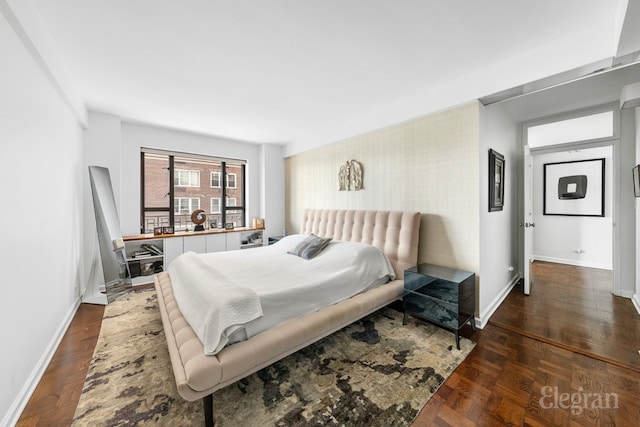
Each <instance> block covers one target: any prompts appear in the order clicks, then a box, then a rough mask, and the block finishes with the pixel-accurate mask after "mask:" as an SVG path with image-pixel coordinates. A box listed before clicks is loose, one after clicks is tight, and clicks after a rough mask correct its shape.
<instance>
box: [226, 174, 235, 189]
mask: <svg viewBox="0 0 640 427" xmlns="http://www.w3.org/2000/svg"><path fill="white" fill-rule="evenodd" d="M227 188H236V174H235V173H228V174H227Z"/></svg>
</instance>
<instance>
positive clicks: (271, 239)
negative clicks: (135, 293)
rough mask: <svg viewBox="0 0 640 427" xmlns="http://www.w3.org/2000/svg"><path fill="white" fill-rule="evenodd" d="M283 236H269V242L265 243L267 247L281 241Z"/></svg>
mask: <svg viewBox="0 0 640 427" xmlns="http://www.w3.org/2000/svg"><path fill="white" fill-rule="evenodd" d="M283 237H284V236H269V240H268V241H267V242H268V244H269V245H273V244H274V243H277V242H279V241H280V239H282V238H283Z"/></svg>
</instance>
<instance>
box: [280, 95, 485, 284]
mask: <svg viewBox="0 0 640 427" xmlns="http://www.w3.org/2000/svg"><path fill="white" fill-rule="evenodd" d="M479 111H480V104H479V103H477V102H473V103H470V104H465V105H463V106H461V107H457V108H454V109H450V110H447V111H443V112H439V113H435V114H431V115H428V116H424V117H419V118H416V119H413V120H410V121H406V122H402V123H399V124H396V125H393V126H389V127H386V128H383V129H378V130H374V131H371V132H368V133H366V134H363V135H359V136H355V137H353V138H349V139H346V140H343V141H340V142H337V143H335V144H331V145H327V146H323V147H320V148H317V149H314V150H311V151H308V152H305V153H301V154H298V155H295V156H292V157H289V158H287V159H286V160H285V223H286V227H287V231H288V232H289V233H296V232H298V230H299V229H300V219H301V218H302V211H303V209H304V208H325V209H384V210H417V211H420V212H421V213H422V223H421V226H420V248H419V254H418V257H419V261H420V262H430V263H435V264H439V265H444V266H448V267H455V268H461V269H465V270H469V271H473V272H478V271H479V239H480V232H479V212H480V211H479V209H480V207H479V203H480V191H481V190H483V191H486V189H480V172H479V163H480V160H479V159H480V157H479V156H480V153H479V143H480V137H479V132H480V131H479V119H480V112H479ZM354 158H355V159H358V161H359V162H361V163H362V165H363V168H364V169H365V173H364V182H363V187H364V189H363V190H361V191H338V181H337V177H338V171H339V168H340V165H342V164H343V163H344V160H345V159H354Z"/></svg>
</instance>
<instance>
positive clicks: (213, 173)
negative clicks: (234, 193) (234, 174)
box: [209, 171, 222, 188]
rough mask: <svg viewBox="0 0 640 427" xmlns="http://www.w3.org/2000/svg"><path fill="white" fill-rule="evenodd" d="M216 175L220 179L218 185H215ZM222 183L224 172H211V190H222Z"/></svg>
mask: <svg viewBox="0 0 640 427" xmlns="http://www.w3.org/2000/svg"><path fill="white" fill-rule="evenodd" d="M214 175H216V176H217V177H218V185H213V176H214ZM221 182H222V172H217V171H211V176H210V177H209V185H210V186H211V188H221V187H222V185H220V184H221Z"/></svg>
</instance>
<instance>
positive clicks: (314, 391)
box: [73, 290, 475, 427]
mask: <svg viewBox="0 0 640 427" xmlns="http://www.w3.org/2000/svg"><path fill="white" fill-rule="evenodd" d="M474 345H475V344H474V343H473V342H472V341H470V340H468V339H465V338H461V341H460V348H461V349H460V350H458V349H456V346H455V338H454V335H453V334H452V333H451V332H447V331H444V330H442V329H440V328H437V327H435V326H433V325H430V324H427V323H424V322H421V321H419V320H416V319H410V321H409V324H408V325H403V324H402V313H400V312H398V311H396V310H393V309H390V308H385V309H382V310H380V311H378V312H376V313H374V314H372V315H370V316H368V317H366V318H364V319H363V320H361V321H359V322H356V323H354V324H352V325H351V326H348V327H346V328H344V329H342V330H340V331H338V332H336V333H334V334H332V335H330V336H328V337H326V338H324V339H323V340H321V341H318V342H317V343H315V344H313V345H311V346H309V347H307V348H305V349H303V350H301V351H298V352H297V353H294V354H292V355H291V356H288V357H286V358H285V359H282V360H281V361H280V362H277V363H275V364H274V365H271V366H269V367H267V368H265V369H262V370H261V371H258V372H256V373H255V374H253V375H251V376H249V377H247V378H245V379H243V380H241V381H239V382H237V383H235V384H232V385H230V386H228V387H226V388H224V389H222V390H219V391H217V392H215V393H214V395H213V402H214V417H215V422H216V425H217V426H223V427H224V426H287V427H288V426H307V425H338V426H340V425H343V426H403V425H410V424H411V422H412V421H413V419H414V418H415V417H416V416H417V414H418V412H419V411H420V409H421V408H422V407H423V406H424V404H425V403H426V402H427V401H428V400H429V398H430V397H431V396H432V395H433V393H435V392H436V390H438V387H440V385H441V384H442V383H443V382H444V380H445V379H446V378H447V377H448V376H449V375H450V374H451V372H453V370H454V369H455V368H456V367H457V366H458V365H459V364H460V363H461V362H462V361H463V360H464V358H465V357H466V356H467V355H468V354H469V352H470V351H471V350H472V349H473V347H474ZM203 424H204V415H203V408H202V401H197V402H188V401H186V400H184V399H182V398H181V397H180V396H179V395H178V392H177V389H176V386H175V382H174V378H173V372H172V370H171V362H170V360H169V353H168V351H167V347H166V343H165V337H164V332H163V328H162V321H161V319H160V312H159V310H158V306H157V299H156V294H155V291H154V290H146V291H137V292H133V293H130V294H128V295H127V296H125V297H122V298H121V299H119V300H117V301H115V302H113V303H111V304H109V305H108V306H107V307H106V308H105V313H104V319H103V321H102V328H101V330H100V337H99V339H98V343H97V345H96V349H95V352H94V355H93V359H92V361H91V365H90V367H89V370H88V373H87V378H86V380H85V384H84V387H83V390H82V395H81V397H80V402H79V404H78V407H77V409H76V413H75V416H74V421H73V425H75V426H145V425H153V426H156V425H167V426H191V425H194V426H197V425H203Z"/></svg>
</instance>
